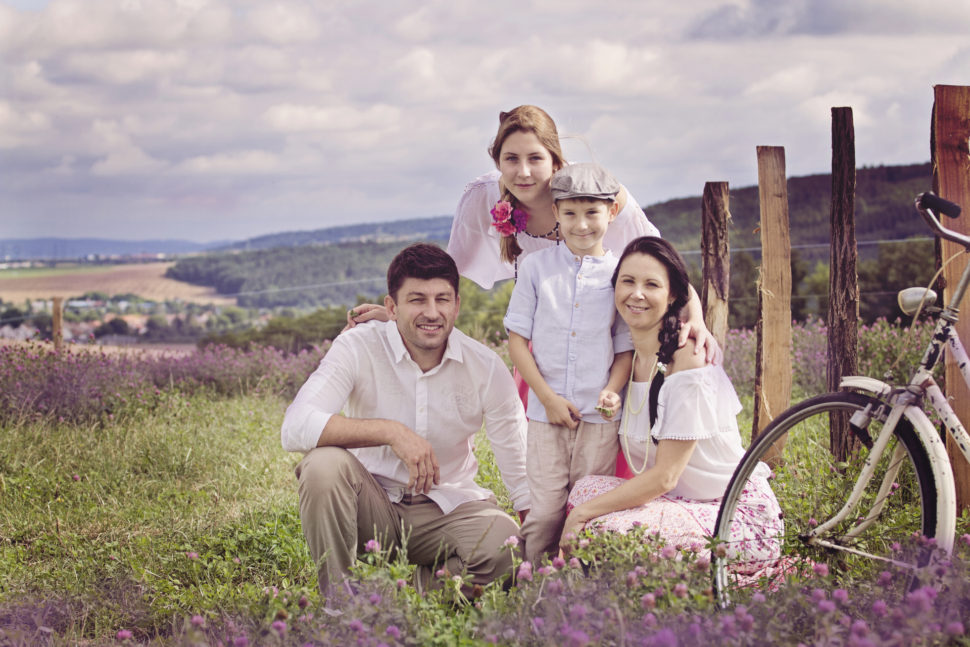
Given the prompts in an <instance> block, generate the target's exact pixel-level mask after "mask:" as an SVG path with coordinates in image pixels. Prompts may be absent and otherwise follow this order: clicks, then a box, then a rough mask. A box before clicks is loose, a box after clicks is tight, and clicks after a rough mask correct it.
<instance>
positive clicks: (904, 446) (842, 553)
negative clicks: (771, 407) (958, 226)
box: [711, 193, 970, 606]
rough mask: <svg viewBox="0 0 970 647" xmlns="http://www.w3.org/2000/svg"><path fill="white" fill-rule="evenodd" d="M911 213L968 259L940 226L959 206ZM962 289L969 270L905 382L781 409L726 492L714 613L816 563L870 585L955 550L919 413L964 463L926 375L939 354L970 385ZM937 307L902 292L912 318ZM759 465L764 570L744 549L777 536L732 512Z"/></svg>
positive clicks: (952, 418) (967, 242) (932, 441)
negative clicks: (765, 473) (776, 551)
mask: <svg viewBox="0 0 970 647" xmlns="http://www.w3.org/2000/svg"><path fill="white" fill-rule="evenodd" d="M915 206H916V209H917V211H919V213H920V214H921V215H922V217H923V219H924V220H925V221H926V223H927V224H928V225H929V226H930V227H931V228H932V229H933V230H934V231H935V232H936V235H938V236H940V237H942V238H945V239H946V240H950V241H953V242H955V243H957V244H959V245H961V246H962V247H964V249H965V250H967V251H968V252H970V236H965V235H963V234H960V233H957V232H955V231H952V230H950V229H947V228H946V227H944V226H943V225H942V224H941V223H940V220H939V216H938V215H937V214H938V213H942V214H946V215H948V216H950V217H956V216H958V215H959V214H960V207H959V206H957V205H955V204H953V203H951V202H948V201H946V200H943V199H942V198H939V197H938V196H935V195H933V194H932V193H923V194H920V195H919V196H917V198H916V200H915ZM968 285H970V265H968V266H967V268H966V269H965V270H964V272H963V275H962V277H961V278H960V281H959V283H958V284H957V286H956V289H955V290H954V291H953V296H952V299H951V302H950V304H949V305H947V306H946V307H944V308H942V309H941V308H938V307H928V308H925V311H926V312H928V313H929V314H930V315H931V316H932V317H933V318H935V320H936V326H935V328H934V332H933V335H932V337H931V339H930V342H929V344H928V346H927V348H926V351H925V352H924V354H923V358H922V360H921V361H920V363H919V366H918V367H917V368H916V371H915V373H914V374H913V376H912V378H911V379H910V380H909V382H908V383H906V384H904V385H901V386H892V385H890V384H888V383H886V382H884V381H881V380H877V379H874V378H871V377H865V376H849V377H845V378H843V379H842V380H841V383H840V391H838V392H835V393H828V394H825V395H819V396H816V397H813V398H809V399H808V400H805V401H803V402H801V403H800V404H797V405H795V406H793V407H791V408H789V409H787V410H786V411H784V412H783V413H781V414H780V415H779V416H778V417H777V418H775V419H774V420H773V421H772V422H771V423H770V424H769V425H768V426H767V427H766V428H765V429H764V430H763V431H762V432H761V433H760V434H759V435H758V436H757V438H755V440H754V441H753V442H752V444H751V446H750V447H749V448H748V450H747V452H746V453H745V454H744V457H743V458H742V459H741V461H740V463H739V464H738V466H737V468H736V470H735V472H734V475H733V477H732V479H731V481H730V482H729V484H728V487H727V489H726V490H725V494H724V498H723V499H722V503H721V508H720V511H719V514H718V519H717V522H716V524H715V528H714V533H713V539H714V542H713V545H714V547H715V550H714V554H712V559H711V562H712V571H713V580H714V582H713V586H714V591H715V594H716V595H717V599H718V601H719V603H720V604H721V605H722V606H727V605H728V604H729V603H730V601H731V596H732V594H733V593H734V592H735V590H736V588H737V587H740V586H751V585H752V584H754V583H755V582H758V583H759V584H758V585H759V586H765V585H767V586H768V587H769V588H770V587H771V586H772V581H771V580H772V579H773V578H781V577H784V576H786V575H787V574H789V573H792V572H802V573H805V572H811V571H812V570H814V571H815V572H817V573H818V572H824V571H823V569H821V568H820V565H822V564H824V565H825V569H826V570H828V571H829V572H832V571H833V570H834V571H835V572H837V573H842V574H846V573H851V574H852V575H860V576H863V577H873V578H874V577H875V576H877V573H879V572H880V571H882V570H884V569H886V568H887V567H888V566H889V565H892V566H895V567H903V568H904V569H906V570H905V571H904V572H905V573H909V574H911V575H914V574H915V572H916V571H917V570H918V569H920V568H921V567H924V566H926V565H927V564H928V563H930V560H931V557H932V555H933V554H936V553H935V551H937V550H942V551H945V553H947V554H948V553H949V552H950V551H951V550H952V548H953V544H954V534H955V530H956V493H955V486H954V482H953V471H952V469H951V467H950V461H949V458H948V456H947V453H946V448H945V445H944V441H943V439H942V437H941V433H940V432H939V431H938V430H937V429H936V428H935V427H934V425H933V423H932V422H931V421H930V419H929V417H928V416H927V407H928V408H929V409H932V410H933V411H935V413H936V415H937V416H938V418H939V420H941V421H942V422H943V425H944V427H945V429H946V432H947V433H949V434H950V435H951V436H952V437H953V439H954V440H955V441H956V444H957V446H959V447H960V450H961V451H962V453H963V455H964V457H965V458H966V459H967V460H968V461H970V436H968V434H967V431H966V430H965V429H964V428H963V426H962V425H961V424H960V421H959V420H958V419H957V417H956V414H955V413H954V412H953V409H951V408H950V405H949V404H948V403H947V400H946V397H945V396H944V395H943V392H942V391H941V389H940V387H939V386H938V385H937V383H936V381H935V380H934V379H933V375H932V371H933V369H934V367H936V365H937V364H938V363H939V361H940V359H941V356H942V354H943V349H944V348H947V349H948V352H949V353H950V354H951V357H953V358H954V360H955V361H956V363H957V365H958V366H959V367H960V372H961V374H962V376H963V379H964V381H966V382H967V384H968V386H970V358H968V357H967V352H966V350H965V349H964V346H963V343H962V342H961V340H960V338H959V336H958V335H957V333H956V331H955V329H954V327H953V324H954V323H955V322H956V321H957V312H958V308H957V306H958V305H959V304H960V301H961V300H962V298H963V296H964V293H965V292H966V290H967V288H968ZM935 300H936V294H935V293H934V292H933V290H930V289H928V288H908V289H906V290H903V291H902V292H900V293H899V303H900V307H901V308H902V309H903V311H904V312H905V313H906V314H907V315H914V314H916V315H917V316H918V314H919V312H920V310H922V309H923V305H924V303H933V302H935ZM840 434H847V436H845V435H840ZM845 437H848V438H849V439H851V442H850V444H849V447H848V451H847V452H846V457H845V458H844V459H841V460H840V459H837V458H836V457H835V456H833V454H832V452H831V451H830V442H829V441H830V438H845ZM762 462H764V463H767V464H768V465H769V467H770V468H772V470H773V471H772V477H771V479H770V480H769V482H770V483H771V485H772V489H773V491H774V492H775V495H776V498H777V499H778V502H779V505H780V508H781V511H782V514H781V515H780V520H781V525H783V526H784V529H783V531H782V532H781V534H780V535H775V537H774V538H775V539H777V540H778V541H780V544H781V555H780V556H777V557H772V559H771V560H767V561H765V560H764V555H763V552H764V551H762V554H761V555H760V558H759V556H758V551H756V550H752V544H751V543H750V542H753V541H758V540H759V539H767V540H768V541H771V540H772V537H758V536H757V535H758V534H759V533H763V532H772V531H774V532H777V528H775V529H773V530H772V531H765V530H763V529H759V528H755V529H753V532H754V536H752V534H751V533H752V528H751V527H750V526H749V527H745V526H744V524H743V520H744V512H743V511H742V510H741V509H739V507H738V502H739V498H740V497H741V494H742V492H743V490H744V488H745V487H746V485H747V483H748V479H749V477H751V475H752V473H754V471H755V470H756V469H758V465H759V464H760V463H762ZM819 466H821V470H822V473H821V474H819V473H818V469H817V468H818V467H819ZM760 469H761V470H764V468H760ZM877 484H878V487H877ZM745 533H747V534H745ZM732 537H733V538H732ZM772 560H774V561H772ZM766 573H767V575H766Z"/></svg>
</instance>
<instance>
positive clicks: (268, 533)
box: [0, 321, 970, 647]
mask: <svg viewBox="0 0 970 647" xmlns="http://www.w3.org/2000/svg"><path fill="white" fill-rule="evenodd" d="M926 334H928V330H927V329H925V328H919V329H917V330H916V331H915V333H914V335H913V339H912V340H911V341H908V342H907V341H906V340H907V338H906V337H905V336H901V333H900V329H899V328H896V327H894V326H892V325H890V324H888V323H886V322H884V321H883V322H876V324H874V325H873V326H872V327H867V328H866V329H864V330H863V331H862V334H861V335H860V356H863V357H865V358H866V362H865V363H864V364H863V366H861V367H860V372H865V373H867V374H871V375H877V376H880V375H882V374H883V373H884V372H885V370H886V369H887V367H889V366H890V365H891V364H892V363H893V361H894V360H895V359H896V356H897V351H898V350H899V349H900V348H902V347H903V346H904V345H905V347H906V348H907V349H908V350H907V351H906V353H905V354H904V358H903V360H902V362H901V364H902V365H903V366H904V367H905V366H911V360H912V357H913V356H915V355H918V353H919V349H920V347H921V344H922V340H925V336H926ZM497 349H498V350H499V351H502V350H503V348H502V346H498V347H497ZM324 352H325V348H316V349H313V350H312V351H307V352H302V353H298V354H293V355H287V354H284V353H281V352H279V351H276V350H274V349H267V348H257V349H254V350H250V351H243V350H235V349H229V348H224V347H207V348H206V349H205V351H200V352H197V353H193V354H190V355H157V354H153V355H149V354H144V355H139V354H137V353H135V354H132V353H125V354H102V353H91V352H85V353H71V352H68V353H66V354H62V355H55V354H54V353H52V352H51V351H50V350H49V348H48V347H46V346H43V345H18V346H6V347H0V645H4V646H6V645H16V646H20V645H145V644H152V645H186V646H188V645H212V646H215V645H234V646H239V647H242V646H244V645H330V644H345V645H374V646H376V645H381V644H384V645H484V644H505V645H546V644H550V645H551V644H555V645H564V646H565V645H568V646H574V645H575V646H579V645H598V644H612V645H624V644H625V645H682V644H684V645H688V644H718V645H722V644H723V645H752V644H765V645H767V644H772V645H799V644H806V645H807V644H818V645H823V644H824V645H859V646H862V645H913V644H923V645H931V644H970V638H968V635H967V630H968V629H970V626H968V625H967V621H966V620H965V618H967V617H968V614H970V573H968V565H970V534H967V533H968V532H970V520H968V518H967V517H966V516H964V517H963V518H961V520H960V522H959V526H958V532H959V534H960V540H959V541H958V549H957V551H956V553H955V554H954V555H953V557H952V559H950V560H946V561H944V562H942V563H940V564H939V565H938V566H937V567H936V568H935V569H934V571H933V572H930V573H924V574H923V575H922V578H923V579H922V581H921V582H919V583H918V584H916V585H915V586H913V585H911V582H910V580H909V578H907V577H904V576H902V575H899V574H897V573H895V572H893V571H892V569H890V568H887V570H885V571H883V572H881V573H880V574H879V576H878V577H876V578H875V579H872V580H869V581H860V580H859V578H854V577H852V576H851V574H842V573H835V572H828V570H827V569H823V568H818V569H816V571H815V572H814V573H812V574H811V575H810V576H808V577H806V578H804V579H801V580H793V581H791V582H789V583H787V584H785V585H784V586H782V587H780V588H777V589H775V590H759V589H757V588H753V589H752V590H750V591H748V592H747V593H746V594H745V596H744V599H742V600H741V602H740V603H739V604H738V605H736V606H734V607H732V608H730V609H725V610H721V609H719V608H718V607H717V606H716V605H715V603H714V601H713V599H712V596H711V591H710V568H709V560H708V558H707V557H706V551H705V548H706V547H703V546H690V547H685V548H682V549H677V548H674V547H671V546H664V545H663V544H662V543H660V542H659V541H658V540H657V539H656V538H655V537H652V536H650V535H649V532H648V531H647V529H639V530H637V531H636V532H634V533H633V534H631V535H628V536H625V537H610V538H596V539H595V540H590V538H589V537H581V538H580V539H579V541H578V543H577V546H576V549H575V551H574V552H573V553H572V554H571V555H570V556H569V558H568V559H557V560H554V561H552V562H546V563H543V564H536V565H532V564H520V565H519V566H518V571H517V578H516V581H515V584H514V586H512V587H511V589H509V590H507V591H506V590H503V588H502V586H500V585H499V584H498V583H497V584H494V585H490V586H488V587H484V588H481V589H477V590H475V591H474V593H473V595H472V596H471V598H470V599H469V598H466V597H465V596H464V595H463V593H462V588H461V583H462V580H461V575H460V574H451V573H440V574H439V578H440V587H439V588H438V589H436V590H432V591H427V592H425V593H423V594H421V593H418V592H417V591H416V590H415V589H414V588H413V587H412V586H411V585H410V582H411V579H410V578H411V574H412V569H411V567H410V566H408V565H407V564H406V563H405V562H404V561H403V560H401V559H400V558H398V557H394V556H391V555H389V554H388V553H387V551H386V550H385V549H384V548H383V547H380V546H377V545H374V546H371V547H370V550H369V552H368V553H367V554H366V555H365V556H364V558H363V559H362V560H360V564H359V566H358V567H357V572H356V576H357V577H358V579H359V580H360V587H359V589H358V591H357V593H356V595H353V596H352V595H350V594H349V593H346V592H338V593H337V594H335V595H333V596H332V597H330V598H326V599H323V598H321V596H320V595H319V593H318V592H317V589H316V575H315V572H314V569H313V567H312V565H311V564H310V560H309V555H308V553H307V550H306V546H305V543H304V540H303V536H302V531H301V529H300V521H299V517H298V514H297V494H296V487H295V485H296V484H295V479H294V477H293V471H292V468H293V466H294V465H295V463H296V461H297V458H298V457H297V456H295V455H290V454H287V453H286V452H284V451H283V450H282V449H281V447H280V443H279V426H280V422H281V420H282V416H283V412H284V410H285V407H286V406H287V404H288V403H289V401H290V399H291V398H292V396H293V395H294V393H295V392H296V389H298V388H299V385H300V384H302V382H303V380H304V379H305V378H306V376H307V375H308V374H309V373H310V372H311V371H312V370H313V368H314V367H315V366H316V364H317V362H318V361H319V358H320V357H321V355H322V354H323V353H324ZM824 355H825V353H824V327H823V326H822V325H821V324H820V323H818V322H809V323H807V324H801V325H798V326H796V328H795V348H794V350H793V358H794V359H795V360H796V361H795V372H794V378H795V398H796V399H797V398H800V397H803V396H804V395H805V394H810V393H814V392H816V391H818V390H819V389H820V388H821V386H820V385H821V384H823V383H824ZM753 361H754V344H753V336H752V335H751V334H750V333H749V332H746V331H732V332H731V334H730V336H729V339H728V341H727V344H726V353H725V367H726V368H727V370H728V372H729V373H730V374H731V375H732V378H733V379H734V380H735V383H736V384H737V386H738V387H739V391H740V392H741V394H742V399H743V400H744V402H745V404H746V411H745V414H743V416H742V420H741V423H742V428H744V427H745V426H746V425H750V408H751V394H750V384H751V377H750V375H751V371H752V370H753V368H752V367H753ZM819 380H821V382H820V381H819ZM476 454H477V456H478V458H479V462H480V465H481V470H480V475H479V480H480V482H481V483H482V484H483V485H485V486H487V487H491V488H492V489H493V490H495V491H496V492H497V494H498V495H499V498H500V501H505V502H506V505H507V500H506V499H504V498H503V496H502V495H503V494H504V489H503V486H502V484H501V481H500V479H499V478H498V474H497V471H496V469H495V466H494V461H493V460H492V457H491V453H490V450H489V447H488V443H487V441H486V439H485V437H484V435H480V436H479V438H477V440H476ZM510 549H511V548H510Z"/></svg>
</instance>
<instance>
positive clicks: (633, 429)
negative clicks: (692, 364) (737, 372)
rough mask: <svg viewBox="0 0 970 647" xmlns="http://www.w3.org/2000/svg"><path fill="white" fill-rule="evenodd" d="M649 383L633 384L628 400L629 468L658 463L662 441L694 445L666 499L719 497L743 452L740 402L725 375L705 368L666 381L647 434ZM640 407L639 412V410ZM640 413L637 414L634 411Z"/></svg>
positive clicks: (622, 429)
mask: <svg viewBox="0 0 970 647" xmlns="http://www.w3.org/2000/svg"><path fill="white" fill-rule="evenodd" d="M648 390H649V383H648V382H633V383H632V385H631V388H630V392H629V393H627V395H626V397H627V399H628V400H629V402H628V403H627V405H626V407H625V408H624V419H623V421H622V422H621V423H620V435H621V437H620V441H621V442H626V441H625V440H624V438H623V437H622V436H623V434H624V433H626V434H627V438H628V440H629V448H630V458H631V459H632V461H633V467H634V468H636V469H639V467H640V466H641V465H643V461H644V453H646V468H647V469H650V468H652V467H653V466H654V464H655V461H656V453H657V446H656V444H655V443H653V442H651V440H650V437H651V436H652V437H653V438H655V439H656V440H657V441H661V440H696V441H697V444H696V445H695V446H694V451H693V453H692V454H691V456H690V460H688V462H687V467H686V468H684V472H683V474H681V476H680V480H679V481H678V482H677V485H676V486H675V487H674V489H673V490H671V491H670V492H669V493H668V494H670V495H672V496H680V497H684V498H688V499H692V500H696V501H708V500H711V499H717V498H720V497H721V496H723V494H724V490H725V489H726V488H727V485H728V482H729V481H730V480H731V475H732V474H733V473H734V468H735V467H737V464H738V462H739V461H740V460H741V456H742V455H743V454H744V447H743V446H742V444H741V434H740V433H739V432H738V421H737V415H738V413H739V412H740V411H741V402H740V401H739V400H738V396H737V394H736V393H735V391H734V387H733V386H732V385H731V380H730V379H729V378H728V376H727V374H726V373H725V372H724V369H723V368H722V367H720V366H715V365H713V364H708V365H707V366H703V367H701V368H695V369H689V370H686V371H679V372H677V373H674V374H672V375H670V376H668V377H667V378H666V379H665V380H664V383H663V386H661V387H660V393H659V395H658V398H657V421H656V423H655V424H654V425H653V428H652V429H651V428H650V418H649V413H648V410H649V406H648V405H647V403H646V399H645V398H646V397H647V391H648ZM641 403H643V407H642V409H641V408H640V405H641ZM635 409H640V411H639V413H638V414H633V413H631V411H632V410H635Z"/></svg>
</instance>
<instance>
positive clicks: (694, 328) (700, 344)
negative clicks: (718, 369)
mask: <svg viewBox="0 0 970 647" xmlns="http://www.w3.org/2000/svg"><path fill="white" fill-rule="evenodd" d="M691 338H693V339H694V353H695V354H696V353H699V352H701V351H702V350H703V351H704V360H705V362H706V363H708V364H722V363H723V362H724V353H723V352H721V347H720V346H719V345H718V343H717V340H716V339H714V335H712V334H711V332H710V331H709V330H708V329H707V326H705V325H704V322H703V321H700V322H696V321H691V320H688V321H685V322H683V324H682V325H681V327H680V337H679V338H678V340H677V347H678V348H683V347H684V346H685V345H686V344H687V340H688V339H691Z"/></svg>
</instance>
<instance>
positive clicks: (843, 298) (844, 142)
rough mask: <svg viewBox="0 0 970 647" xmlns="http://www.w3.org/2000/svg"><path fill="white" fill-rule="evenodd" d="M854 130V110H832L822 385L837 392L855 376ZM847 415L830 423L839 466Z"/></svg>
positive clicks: (845, 451)
mask: <svg viewBox="0 0 970 647" xmlns="http://www.w3.org/2000/svg"><path fill="white" fill-rule="evenodd" d="M855 179H856V172H855V128H854V125H853V120H852V108H832V212H831V223H832V230H831V238H832V240H831V244H830V247H829V307H828V316H827V320H826V323H827V326H828V347H827V361H826V363H825V366H826V369H825V377H826V386H827V387H828V390H829V391H837V390H838V388H839V381H840V380H841V379H842V376H843V375H855V373H856V365H857V363H858V347H859V277H858V274H857V272H856V254H857V250H856V239H855ZM848 423H849V418H848V414H845V413H833V414H831V419H830V420H829V444H830V446H831V448H832V454H833V455H834V456H835V457H836V458H837V460H840V461H843V460H845V459H846V458H848V457H849V455H850V454H852V452H854V451H855V449H856V447H857V443H858V441H857V440H856V438H855V434H853V433H851V432H850V431H849V424H848Z"/></svg>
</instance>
